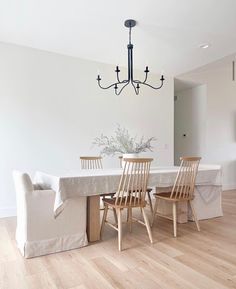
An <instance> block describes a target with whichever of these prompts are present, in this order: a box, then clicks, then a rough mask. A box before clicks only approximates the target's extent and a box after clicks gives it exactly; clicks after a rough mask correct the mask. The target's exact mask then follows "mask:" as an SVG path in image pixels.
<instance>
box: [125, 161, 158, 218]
mask: <svg viewBox="0 0 236 289" xmlns="http://www.w3.org/2000/svg"><path fill="white" fill-rule="evenodd" d="M122 160H123V156H119V161H120V167H121V168H122ZM151 192H152V188H147V197H148V205H149V206H150V210H151V213H153V205H152V198H151Z"/></svg>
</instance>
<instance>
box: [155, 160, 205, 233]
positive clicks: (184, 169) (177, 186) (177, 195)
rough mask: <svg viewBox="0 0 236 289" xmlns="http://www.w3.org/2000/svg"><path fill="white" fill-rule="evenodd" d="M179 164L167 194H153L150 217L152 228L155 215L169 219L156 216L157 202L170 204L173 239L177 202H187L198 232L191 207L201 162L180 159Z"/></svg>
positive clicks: (175, 227)
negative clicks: (152, 209)
mask: <svg viewBox="0 0 236 289" xmlns="http://www.w3.org/2000/svg"><path fill="white" fill-rule="evenodd" d="M180 160H181V164H180V167H179V171H178V173H177V176H176V179H175V182H174V185H173V187H172V189H170V191H169V192H168V191H167V192H161V193H155V194H153V195H154V196H155V198H156V201H155V205H154V212H153V216H152V224H151V225H152V226H153V223H154V220H155V215H159V216H161V217H164V218H167V219H171V218H169V217H168V216H164V215H160V214H157V209H158V201H159V200H160V199H161V200H164V201H167V202H171V203H172V212H173V228H174V237H177V204H178V203H179V202H187V203H189V205H190V208H191V210H192V214H193V218H194V221H195V223H196V226H197V230H198V231H200V226H199V223H198V219H197V216H196V213H195V210H194V207H193V203H192V200H193V199H194V187H195V179H196V175H197V171H198V165H199V162H200V160H201V158H200V157H182V158H180Z"/></svg>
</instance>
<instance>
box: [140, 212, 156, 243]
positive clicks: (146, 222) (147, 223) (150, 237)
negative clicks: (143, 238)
mask: <svg viewBox="0 0 236 289" xmlns="http://www.w3.org/2000/svg"><path fill="white" fill-rule="evenodd" d="M142 213H143V218H144V222H145V225H146V228H147V232H148V236H149V239H150V242H151V243H153V239H152V231H151V227H150V224H149V220H148V218H147V215H146V213H145V211H144V208H142Z"/></svg>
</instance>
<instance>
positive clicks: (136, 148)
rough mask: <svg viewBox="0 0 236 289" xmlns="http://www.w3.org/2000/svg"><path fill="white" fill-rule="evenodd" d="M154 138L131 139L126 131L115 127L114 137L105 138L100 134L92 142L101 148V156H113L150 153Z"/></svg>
mask: <svg viewBox="0 0 236 289" xmlns="http://www.w3.org/2000/svg"><path fill="white" fill-rule="evenodd" d="M155 140H156V139H155V138H154V137H150V138H148V139H147V140H144V137H143V136H142V137H141V138H140V140H139V141H138V140H137V137H131V136H130V134H129V132H128V130H127V129H125V128H122V127H121V126H120V125H118V126H117V129H116V130H115V134H114V136H111V137H107V136H105V135H103V134H101V136H100V137H96V138H95V139H94V141H93V144H94V145H97V146H99V147H102V148H103V149H102V150H101V155H108V156H109V155H111V156H113V155H115V154H138V153H141V152H146V151H152V149H153V147H152V146H151V142H152V141H155Z"/></svg>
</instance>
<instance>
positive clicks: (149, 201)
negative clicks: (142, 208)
mask: <svg viewBox="0 0 236 289" xmlns="http://www.w3.org/2000/svg"><path fill="white" fill-rule="evenodd" d="M147 195H148V203H149V206H150V209H151V213H152V214H153V206H152V198H151V195H150V192H147Z"/></svg>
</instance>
